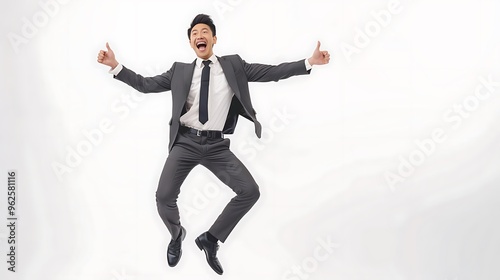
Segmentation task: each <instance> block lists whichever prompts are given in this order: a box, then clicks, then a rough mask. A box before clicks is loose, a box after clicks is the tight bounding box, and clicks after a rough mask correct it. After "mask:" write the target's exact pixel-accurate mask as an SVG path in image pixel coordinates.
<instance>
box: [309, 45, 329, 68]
mask: <svg viewBox="0 0 500 280" xmlns="http://www.w3.org/2000/svg"><path fill="white" fill-rule="evenodd" d="M320 46H321V43H320V42H319V41H318V44H317V45H316V49H315V50H314V53H313V55H312V56H311V57H310V58H309V64H311V65H323V64H327V63H329V62H330V54H329V53H328V51H321V50H319V47H320Z"/></svg>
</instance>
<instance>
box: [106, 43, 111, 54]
mask: <svg viewBox="0 0 500 280" xmlns="http://www.w3.org/2000/svg"><path fill="white" fill-rule="evenodd" d="M106 49H108V52H109V51H111V48H110V47H109V44H108V42H106Z"/></svg>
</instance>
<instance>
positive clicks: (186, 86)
mask: <svg viewBox="0 0 500 280" xmlns="http://www.w3.org/2000/svg"><path fill="white" fill-rule="evenodd" d="M195 66H196V59H195V60H194V61H193V63H191V64H190V65H187V66H186V67H185V68H184V73H183V74H184V75H182V76H183V78H184V83H183V84H182V90H181V93H182V94H183V96H182V100H184V101H185V100H187V96H188V94H189V90H190V89H191V83H192V82H193V73H194V67H195Z"/></svg>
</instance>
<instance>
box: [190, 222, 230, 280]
mask: <svg viewBox="0 0 500 280" xmlns="http://www.w3.org/2000/svg"><path fill="white" fill-rule="evenodd" d="M194 242H196V245H198V248H200V250H202V251H205V256H206V257H207V262H208V265H210V267H211V268H212V269H213V270H214V271H215V272H216V273H217V274H219V275H222V273H223V271H222V266H221V265H220V263H219V259H217V250H219V244H217V242H212V241H210V240H208V237H207V233H206V232H205V233H203V234H202V235H200V236H198V238H196V239H195V240H194Z"/></svg>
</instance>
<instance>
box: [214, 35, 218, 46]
mask: <svg viewBox="0 0 500 280" xmlns="http://www.w3.org/2000/svg"><path fill="white" fill-rule="evenodd" d="M215 44H217V36H214V45H215Z"/></svg>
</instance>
